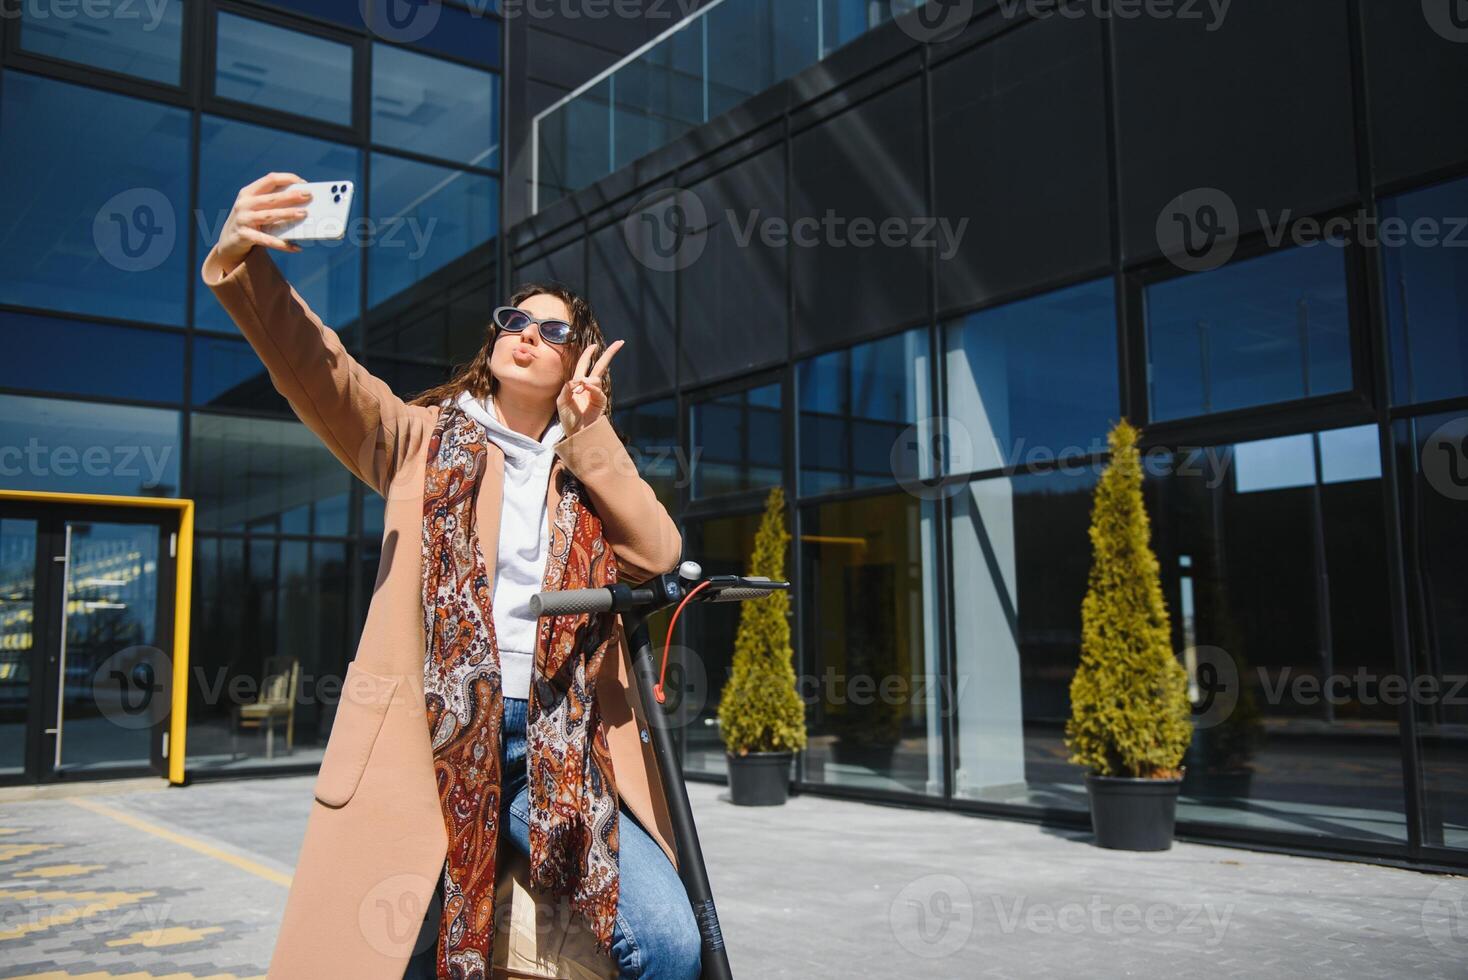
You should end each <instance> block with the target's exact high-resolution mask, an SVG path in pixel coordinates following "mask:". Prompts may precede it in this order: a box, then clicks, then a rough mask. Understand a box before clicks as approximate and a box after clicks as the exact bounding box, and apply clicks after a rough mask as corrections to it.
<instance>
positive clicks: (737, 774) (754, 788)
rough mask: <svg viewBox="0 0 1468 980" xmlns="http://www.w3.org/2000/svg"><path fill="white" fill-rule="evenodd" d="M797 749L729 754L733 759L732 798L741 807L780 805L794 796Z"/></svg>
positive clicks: (728, 756)
mask: <svg viewBox="0 0 1468 980" xmlns="http://www.w3.org/2000/svg"><path fill="white" fill-rule="evenodd" d="M794 757H795V754H794V753H793V752H750V753H748V754H747V755H732V754H730V753H727V752H726V753H725V754H724V758H725V759H727V760H729V799H730V801H731V802H733V803H735V804H736V805H738V806H779V805H780V804H782V803H784V802H785V800H786V799H787V798H788V797H789V795H790V760H791V759H793V758H794Z"/></svg>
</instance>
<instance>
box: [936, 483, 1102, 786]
mask: <svg viewBox="0 0 1468 980" xmlns="http://www.w3.org/2000/svg"><path fill="white" fill-rule="evenodd" d="M1096 471H1097V467H1093V466H1086V467H1067V468H1066V469H1064V470H1057V471H1051V472H1048V473H1036V474H1027V475H1018V476H998V477H993V478H991V479H987V480H979V481H976V482H974V483H971V484H969V485H968V486H967V487H965V488H964V489H963V490H962V491H961V492H960V493H958V494H956V495H955V496H954V498H953V552H952V554H953V583H954V585H953V589H954V593H953V625H954V638H955V648H954V658H955V677H956V680H955V681H954V683H953V684H952V685H951V691H952V695H953V704H954V708H955V710H956V711H957V713H958V741H957V745H956V757H955V759H954V763H955V780H954V790H955V792H956V793H957V795H959V796H962V797H968V798H970V799H977V800H987V801H989V802H998V803H1029V804H1033V805H1037V806H1047V807H1052V808H1070V809H1081V810H1084V809H1085V808H1086V805H1087V804H1086V790H1085V786H1084V785H1083V783H1082V776H1083V773H1082V772H1081V771H1080V770H1079V769H1077V768H1076V767H1075V766H1072V765H1070V764H1069V763H1068V762H1067V761H1066V759H1067V757H1068V754H1069V753H1068V752H1067V751H1066V749H1065V744H1064V737H1065V722H1066V719H1067V718H1068V717H1069V716H1070V681H1071V677H1072V676H1073V675H1074V674H1075V669H1076V665H1077V664H1078V663H1079V660H1080V643H1081V600H1082V599H1083V598H1084V596H1085V594H1086V581H1087V576H1088V574H1089V572H1090V566H1091V549H1090V545H1089V542H1088V539H1087V527H1088V526H1089V522H1090V512H1091V493H1092V490H1093V489H1094V487H1095V483H1096Z"/></svg>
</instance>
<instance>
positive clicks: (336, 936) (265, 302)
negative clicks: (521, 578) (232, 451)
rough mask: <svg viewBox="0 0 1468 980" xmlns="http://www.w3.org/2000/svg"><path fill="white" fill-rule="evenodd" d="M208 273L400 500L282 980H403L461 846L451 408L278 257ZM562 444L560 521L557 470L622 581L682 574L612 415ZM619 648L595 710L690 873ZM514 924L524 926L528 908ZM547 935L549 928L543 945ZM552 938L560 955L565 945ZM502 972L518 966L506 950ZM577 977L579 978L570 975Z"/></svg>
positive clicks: (327, 435)
mask: <svg viewBox="0 0 1468 980" xmlns="http://www.w3.org/2000/svg"><path fill="white" fill-rule="evenodd" d="M201 271H202V274H203V277H204V281H205V283H206V284H207V285H208V286H209V287H210V289H212V290H213V292H214V295H215V296H216V297H218V299H219V302H220V303H221V304H222V305H223V306H224V308H225V309H226V310H227V311H228V312H229V315H230V316H231V317H232V318H233V319H234V322H235V323H236V324H238V326H239V329H240V332H241V333H242V334H244V336H245V339H246V340H248V341H249V342H250V344H251V345H252V346H253V347H254V348H255V351H256V352H257V353H258V354H259V356H260V360H261V361H262V362H264V364H265V367H266V368H267V369H268V370H269V372H270V378H271V381H272V382H273V383H274V384H275V387H276V388H277V389H278V390H279V391H280V392H281V394H282V395H284V396H285V398H286V399H287V400H288V401H289V402H290V404H291V407H292V408H293V409H294V410H295V412H296V414H297V415H298V416H300V418H301V421H302V422H304V423H305V424H306V426H307V427H308V428H310V429H311V431H312V432H314V433H315V434H316V435H317V436H318V437H320V439H321V440H322V442H324V443H325V444H326V447H327V448H328V449H330V450H331V452H332V454H333V455H335V456H336V458H337V459H339V460H341V462H342V464H343V465H345V466H346V467H347V469H349V470H351V472H352V473H353V474H355V475H356V476H357V477H358V478H360V479H361V480H362V481H363V482H365V483H366V484H367V485H368V486H369V487H371V488H372V489H373V490H375V491H376V492H377V493H379V494H380V495H382V496H383V497H384V498H386V501H387V503H386V512H385V519H384V531H383V537H382V560H381V565H380V567H379V570H378V574H377V582H376V585H375V586H374V588H373V593H372V601H371V604H370V605H369V608H368V610H367V620H366V623H365V625H364V627H363V630H362V639H361V642H360V643H359V645H358V647H357V653H356V658H355V659H354V660H353V661H352V662H351V664H350V665H349V666H348V668H347V673H346V677H345V679H344V684H343V690H342V695H341V701H340V704H339V707H338V709H337V713H336V719H335V721H334V723H333V725H332V729H331V736H330V738H329V740H328V742H327V746H326V754H325V756H324V758H323V760H322V763H321V770H320V773H319V775H318V776H317V779H316V783H315V789H314V793H315V802H314V803H313V806H312V809H311V815H310V818H309V821H308V823H307V825H306V838H305V842H304V844H303V845H302V848H301V853H300V857H299V860H298V862H297V865H296V872H295V877H294V880H293V881H292V884H291V889H290V895H289V898H288V899H287V901H286V908H285V915H284V919H283V921H282V923H281V928H280V935H279V938H278V939H277V941H276V946H275V953H274V956H273V957H272V959H271V963H270V973H269V976H270V977H271V978H272V980H321V978H323V977H351V978H353V980H399V978H401V976H402V974H403V969H404V967H405V965H406V963H407V960H408V957H409V955H410V954H411V953H412V951H413V943H414V940H415V939H416V938H417V936H418V929H419V926H420V924H421V922H422V919H423V916H424V912H425V910H426V909H427V907H428V902H429V901H430V899H431V897H432V894H433V891H434V888H435V886H436V885H437V881H438V875H439V871H440V869H441V867H442V865H443V861H444V857H445V854H446V852H447V848H448V838H447V833H446V831H445V829H444V821H443V816H442V813H441V811H440V809H439V800H438V790H437V787H436V784H435V780H434V774H433V765H432V763H433V756H432V750H431V748H430V746H429V737H428V722H427V715H426V711H425V708H424V702H423V658H424V634H423V599H422V579H421V569H422V560H421V554H420V542H421V538H422V522H423V513H422V508H423V478H424V467H425V462H426V453H427V443H428V438H429V436H430V434H431V433H432V430H433V427H434V422H435V420H436V418H437V416H438V411H439V410H438V409H437V408H436V407H434V408H428V407H423V406H413V405H407V404H405V403H404V402H403V401H402V400H401V399H399V398H398V397H397V396H396V395H394V394H393V392H392V391H391V390H390V389H389V388H388V386H387V385H386V384H384V383H383V382H382V381H381V380H379V379H378V378H375V377H373V376H372V375H371V374H369V373H368V372H367V371H366V370H365V369H364V368H363V367H362V366H361V365H360V364H359V363H357V361H356V360H354V359H353V358H352V356H351V355H350V354H349V353H347V351H346V349H345V348H344V347H343V346H342V344H341V341H340V340H339V339H338V338H337V335H336V333H335V331H333V330H331V329H330V328H328V327H327V326H325V325H324V324H323V323H322V322H321V320H320V319H319V318H318V317H317V316H316V314H315V313H313V312H312V311H311V309H310V308H309V307H308V306H307V305H306V303H305V301H304V300H302V299H301V297H300V295H299V294H297V293H296V291H295V290H294V289H293V288H291V286H290V284H289V283H287V282H286V281H285V279H284V278H283V277H282V276H281V274H280V271H279V270H278V269H277V267H276V265H275V262H274V261H273V259H272V258H271V257H270V255H269V254H268V253H267V252H266V251H265V250H264V249H262V248H255V249H252V250H251V251H250V253H249V255H248V256H247V258H246V259H245V260H244V261H243V262H241V263H240V264H239V265H237V266H236V267H235V268H234V269H233V270H231V271H230V272H229V273H228V274H227V275H224V276H223V277H222V278H221V276H220V274H219V273H220V262H219V258H218V256H216V255H215V254H214V253H213V252H212V251H211V252H210V254H209V255H208V256H207V257H206V258H205V261H204V265H203V268H202V270H201ZM554 449H555V454H556V459H555V461H554V462H553V463H552V468H551V479H550V486H549V488H548V493H547V498H548V501H547V502H548V505H549V506H548V513H547V521H549V520H550V519H551V518H552V517H553V516H554V514H555V510H556V504H557V501H558V500H559V497H560V495H559V493H557V490H556V485H557V481H556V474H557V473H558V472H559V471H560V469H561V468H562V467H565V468H566V469H568V470H570V471H571V473H573V474H574V475H575V476H576V477H577V478H578V479H579V480H580V481H581V482H582V484H583V485H584V486H585V487H586V489H587V492H588V494H589V496H590V498H591V501H592V503H593V504H594V506H595V507H596V509H597V512H598V514H599V515H600V516H601V518H602V523H603V529H604V533H605V535H606V538H607V541H608V543H609V544H610V545H611V546H612V549H613V551H614V552H615V553H616V556H617V561H618V565H619V577H620V578H621V579H622V580H624V581H640V580H642V579H644V578H649V577H651V576H653V575H655V574H659V573H661V572H665V571H668V570H670V569H672V568H673V567H674V566H675V565H676V564H677V563H678V560H679V556H680V551H681V548H682V541H681V538H680V536H679V533H678V529H677V527H676V525H675V524H674V523H673V521H672V519H671V518H670V517H669V516H668V513H667V511H666V509H664V507H663V506H662V504H660V503H659V502H658V500H657V497H656V496H655V495H654V494H653V491H652V488H651V487H650V486H648V484H647V483H646V482H645V481H644V480H643V479H642V478H641V476H640V475H639V474H638V472H637V469H636V466H635V465H634V464H633V461H632V459H631V457H630V456H629V455H628V453H627V451H626V449H625V448H624V447H623V445H622V443H621V441H620V440H619V439H618V438H617V436H616V434H615V433H614V432H613V431H612V426H611V423H610V422H609V421H608V420H607V418H606V417H605V416H602V417H601V418H599V419H597V420H596V421H595V422H592V423H589V424H587V425H585V426H584V427H583V428H581V429H580V430H579V431H577V432H575V433H574V434H572V435H570V436H568V437H566V438H564V439H563V440H562V441H560V442H559V443H557V444H556V445H555V447H554ZM488 451H489V465H488V469H487V471H486V473H485V475H484V478H483V481H482V483H481V485H480V488H479V497H478V500H477V501H476V508H477V510H476V513H477V516H478V523H479V543H480V548H481V549H482V551H483V553H484V555H485V556H486V557H487V558H488V559H490V560H488V561H486V562H485V565H486V567H487V568H489V569H490V570H491V574H492V572H493V569H494V567H495V563H494V561H493V559H494V557H495V556H496V555H497V553H498V534H499V514H500V500H501V487H502V481H503V478H504V456H503V454H502V453H501V452H500V450H499V449H498V447H496V446H494V445H493V443H490V444H489V445H488ZM490 588H491V590H492V589H493V584H492V582H491V586H490ZM615 653H616V655H615V656H610V655H609V656H607V657H606V658H605V660H604V661H603V669H602V671H601V675H600V677H599V678H598V683H597V702H598V704H599V705H600V707H601V714H602V719H603V722H604V725H605V728H606V737H607V741H608V743H609V745H610V747H611V754H612V765H613V768H614V772H615V774H616V781H617V791H618V794H619V795H620V797H621V801H622V803H623V804H624V805H625V806H626V807H627V808H628V809H629V810H630V811H631V812H632V813H633V814H634V815H635V816H636V817H637V819H638V821H639V822H640V823H641V824H642V825H643V826H644V827H646V828H647V829H648V831H649V832H650V833H651V835H652V837H653V839H654V840H656V841H657V842H658V844H659V845H661V846H662V848H663V850H664V851H665V852H667V854H668V857H669V858H670V859H672V860H674V861H675V862H676V857H675V846H674V840H673V833H672V827H671V825H670V822H669V819H668V810H667V802H666V800H665V799H664V796H663V793H662V785H661V783H660V782H659V777H658V767H657V762H656V760H655V757H654V755H653V750H652V745H651V742H650V740H648V739H646V738H645V736H646V735H647V730H646V725H647V723H646V720H645V719H646V714H645V712H644V710H643V706H642V704H641V701H640V699H639V698H638V695H637V689H636V685H635V682H634V680H633V679H632V673H631V663H630V659H629V655H628V649H627V644H626V637H625V635H624V634H623V632H622V630H621V629H620V627H619V629H618V632H617V638H616V647H615ZM501 894H506V891H505V890H502V891H501ZM519 894H521V895H522V896H523V894H524V893H523V892H521V893H519ZM563 907H564V906H563ZM514 914H515V919H516V923H517V928H518V924H519V923H520V921H521V920H522V919H523V917H524V910H523V909H521V910H518V911H516V912H515V913H514ZM501 921H503V920H501ZM556 921H560V920H556ZM551 932H556V931H555V930H544V929H542V930H541V933H542V935H541V939H542V941H543V942H544V941H545V940H546V939H547V938H548V935H547V934H548V933H551ZM549 938H551V941H552V945H554V944H555V943H557V942H559V941H560V940H559V939H555V938H554V937H553V936H552V937H549ZM497 945H498V946H504V945H505V944H503V943H500V944H497ZM550 955H551V958H553V957H554V950H553V951H552V953H551V954H550ZM542 958H543V959H544V958H545V957H544V956H543V957H542ZM496 959H497V960H498V961H500V962H501V963H503V962H504V957H503V956H502V955H501V956H497V957H496ZM603 959H605V958H603ZM552 968H554V967H552ZM570 972H572V973H576V972H577V971H576V969H575V968H574V965H573V967H571V968H570Z"/></svg>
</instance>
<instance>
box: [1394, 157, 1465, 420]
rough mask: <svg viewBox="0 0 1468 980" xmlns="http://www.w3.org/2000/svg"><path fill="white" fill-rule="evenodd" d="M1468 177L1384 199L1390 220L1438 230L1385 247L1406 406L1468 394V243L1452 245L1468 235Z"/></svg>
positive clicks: (1401, 401) (1397, 388) (1397, 374)
mask: <svg viewBox="0 0 1468 980" xmlns="http://www.w3.org/2000/svg"><path fill="white" fill-rule="evenodd" d="M1465 215H1468V179H1463V180H1457V181H1452V182H1449V183H1446V184H1437V185H1435V186H1433V187H1428V188H1424V189H1422V190H1417V191H1412V192H1411V193H1408V194H1402V195H1399V196H1397V197H1389V198H1387V199H1386V200H1384V201H1382V202H1381V216H1382V218H1383V220H1384V221H1385V220H1394V221H1397V222H1400V223H1401V226H1402V227H1404V228H1414V229H1416V228H1427V229H1436V231H1435V233H1433V234H1432V235H1431V236H1430V237H1422V236H1419V235H1417V234H1415V233H1414V234H1412V235H1406V236H1404V237H1405V239H1406V241H1405V242H1404V243H1402V244H1391V245H1384V246H1383V247H1382V249H1381V255H1382V260H1383V264H1384V266H1385V268H1384V270H1383V276H1384V279H1385V283H1384V286H1385V299H1386V309H1387V317H1388V321H1389V325H1390V329H1391V362H1392V400H1393V401H1394V402H1395V403H1396V404H1398V405H1409V404H1415V403H1418V402H1428V401H1433V400H1434V399H1438V398H1454V397H1457V396H1458V395H1464V394H1468V293H1465V291H1464V288H1463V284H1464V283H1465V282H1468V248H1463V247H1458V248H1451V247H1444V245H1445V244H1446V243H1445V241H1444V239H1448V238H1453V239H1455V240H1458V243H1459V245H1460V246H1461V245H1464V244H1468V242H1465V241H1462V239H1463V237H1464V234H1463V229H1462V228H1461V225H1462V221H1463V216H1465Z"/></svg>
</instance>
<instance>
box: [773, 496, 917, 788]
mask: <svg viewBox="0 0 1468 980" xmlns="http://www.w3.org/2000/svg"><path fill="white" fill-rule="evenodd" d="M802 514H803V520H802V526H801V530H800V561H801V590H802V605H801V617H802V626H803V633H804V648H803V650H802V651H801V668H800V669H801V671H802V676H801V686H802V694H803V695H804V696H805V697H806V699H807V701H808V702H813V703H814V707H815V713H814V716H813V717H812V718H811V723H810V740H809V747H808V749H807V751H806V760H805V761H806V767H807V770H806V775H807V778H808V779H809V780H811V781H812V782H817V783H832V784H837V785H847V786H866V787H873V788H881V789H894V790H906V791H910V792H914V793H926V794H941V793H942V792H943V743H942V737H941V727H942V713H941V708H942V704H943V699H942V697H941V695H940V693H939V688H940V681H939V673H938V667H937V663H936V654H935V652H934V650H933V648H932V637H933V636H934V629H933V626H932V622H933V616H934V609H933V596H932V594H931V590H927V591H925V590H924V589H923V583H924V582H925V581H928V582H931V581H935V580H936V577H935V570H934V569H933V567H932V562H933V548H934V544H933V541H934V527H933V525H934V521H935V508H934V506H933V504H932V503H931V502H928V501H922V502H920V501H919V500H917V499H916V498H914V497H912V496H910V495H908V494H905V493H904V494H893V495H890V496H881V497H863V498H860V499H857V500H843V501H839V502H835V503H828V504H822V505H820V506H813V507H806V508H804V510H803V511H802Z"/></svg>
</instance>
